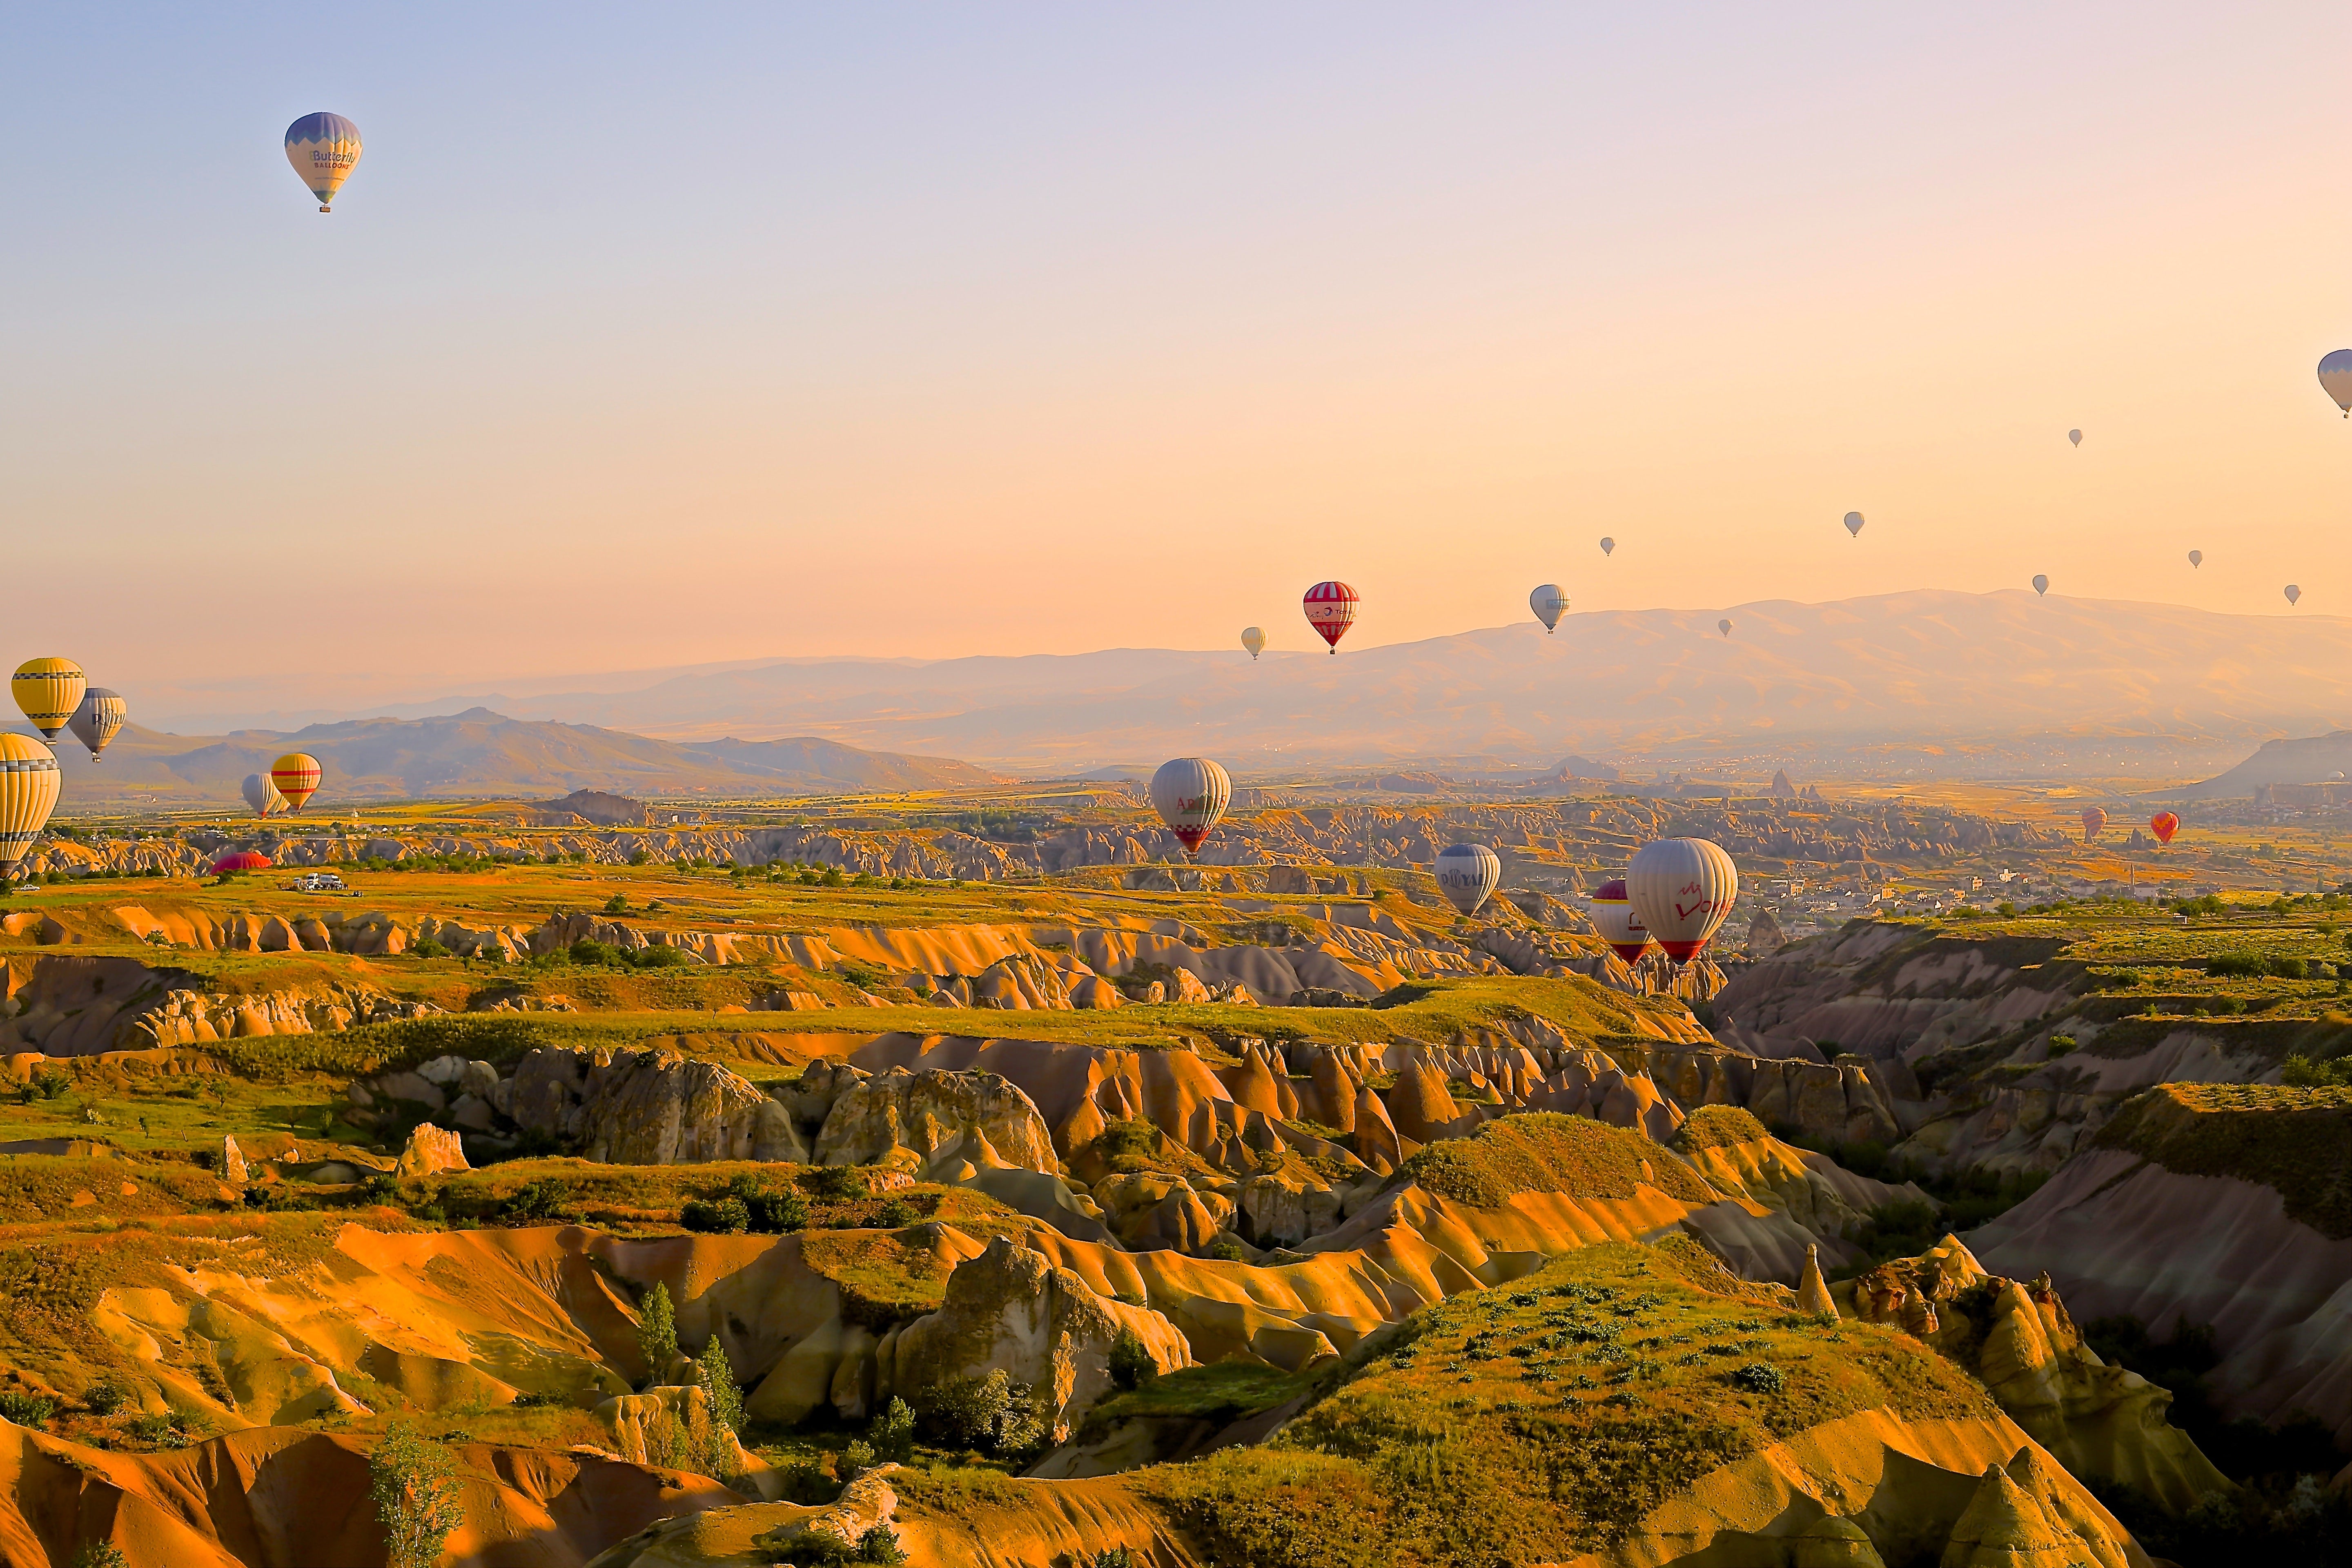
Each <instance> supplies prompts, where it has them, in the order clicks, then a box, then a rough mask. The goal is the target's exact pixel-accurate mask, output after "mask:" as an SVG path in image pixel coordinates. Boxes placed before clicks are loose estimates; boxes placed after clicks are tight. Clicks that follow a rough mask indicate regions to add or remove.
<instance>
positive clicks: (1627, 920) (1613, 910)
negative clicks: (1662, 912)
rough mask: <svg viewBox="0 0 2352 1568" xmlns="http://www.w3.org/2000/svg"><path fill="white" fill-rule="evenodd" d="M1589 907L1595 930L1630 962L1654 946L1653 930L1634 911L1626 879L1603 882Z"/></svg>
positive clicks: (1617, 952)
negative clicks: (1627, 891) (1652, 941)
mask: <svg viewBox="0 0 2352 1568" xmlns="http://www.w3.org/2000/svg"><path fill="white" fill-rule="evenodd" d="M1587 907H1588V909H1589V910H1590V911H1591V915H1592V929H1593V930H1594V931H1597V932H1599V933H1600V937H1601V941H1603V942H1607V943H1608V944H1609V946H1610V948H1611V949H1612V951H1613V952H1615V953H1616V954H1617V956H1618V957H1620V958H1622V959H1623V960H1624V961H1625V962H1626V963H1633V961H1634V960H1636V959H1638V958H1640V957H1641V956H1642V953H1643V950H1645V949H1646V948H1648V946H1649V945H1650V933H1649V931H1648V929H1647V928H1645V927H1644V926H1643V924H1642V917H1641V916H1639V915H1637V914H1635V913H1634V912H1633V899H1632V898H1631V897H1630V896H1629V895H1628V894H1627V893H1626V891H1625V884H1624V883H1623V882H1622V881H1612V882H1603V883H1601V886H1600V888H1599V889H1597V890H1596V891H1595V892H1594V893H1593V895H1592V900H1591V903H1590V904H1589V905H1588V906H1587Z"/></svg>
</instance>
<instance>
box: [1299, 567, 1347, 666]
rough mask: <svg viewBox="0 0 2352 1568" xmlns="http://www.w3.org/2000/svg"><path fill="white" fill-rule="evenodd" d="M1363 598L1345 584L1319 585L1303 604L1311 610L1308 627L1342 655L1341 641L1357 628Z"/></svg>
mask: <svg viewBox="0 0 2352 1568" xmlns="http://www.w3.org/2000/svg"><path fill="white" fill-rule="evenodd" d="M1359 598H1360V595H1358V594H1357V592H1356V591H1355V590H1354V589H1353V588H1350V587H1349V586H1348V584H1345V583H1318V584H1315V586H1313V587H1312V588H1309V589H1307V597H1306V599H1305V600H1304V601H1302V603H1303V604H1304V605H1305V607H1306V610H1307V625H1308V626H1313V627H1314V628H1315V629H1316V631H1317V632H1318V634H1320V635H1321V637H1322V638H1323V640H1324V641H1325V642H1327V643H1329V644H1330V645H1331V651H1332V652H1333V653H1338V652H1339V639H1340V638H1341V637H1346V636H1347V635H1348V628H1349V626H1354V625H1355V624H1356V605H1357V603H1358V602H1359Z"/></svg>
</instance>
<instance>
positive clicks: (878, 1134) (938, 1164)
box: [811, 1068, 1062, 1181]
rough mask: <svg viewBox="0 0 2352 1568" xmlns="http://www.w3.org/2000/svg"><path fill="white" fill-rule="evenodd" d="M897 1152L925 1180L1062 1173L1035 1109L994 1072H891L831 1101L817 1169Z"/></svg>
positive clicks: (885, 1158) (878, 1160) (890, 1157)
mask: <svg viewBox="0 0 2352 1568" xmlns="http://www.w3.org/2000/svg"><path fill="white" fill-rule="evenodd" d="M811 1070H812V1071H814V1069H811ZM853 1070H854V1069H853ZM901 1151H904V1152H906V1154H907V1155H908V1156H911V1163H913V1164H914V1165H915V1166H916V1167H917V1168H918V1169H919V1171H920V1172H921V1173H922V1175H921V1177H920V1179H921V1180H924V1181H940V1180H957V1179H961V1177H965V1176H969V1175H971V1173H973V1172H974V1171H977V1170H992V1169H999V1168H1006V1167H1010V1168H1013V1169H1018V1170H1026V1171H1042V1172H1045V1173H1048V1174H1053V1173H1058V1172H1059V1171H1060V1170H1061V1168H1062V1165H1061V1162H1060V1160H1059V1159H1058V1158H1056V1157H1055V1153H1054V1142H1053V1139H1052V1138H1051V1136H1049V1135H1048V1133H1047V1132H1046V1130H1045V1118H1044V1117H1042V1116H1040V1115H1039V1114H1038V1113H1037V1107H1036V1106H1035V1104H1034V1103H1033V1102H1032V1101H1031V1100H1030V1099H1029V1097H1028V1096H1027V1095H1025V1094H1024V1093H1022V1092H1021V1090H1020V1089H1017V1088H1015V1087H1014V1086H1013V1083H1012V1082H1011V1081H1010V1080H1008V1079H1003V1078H1000V1077H999V1076H997V1075H996V1074H994V1073H989V1072H953V1071H945V1070H940V1069H936V1068H932V1069H926V1070H923V1071H920V1072H911V1073H910V1072H908V1071H907V1070H906V1069H905V1068H891V1069H890V1070H889V1071H887V1072H885V1073H883V1074H882V1075H881V1076H880V1077H878V1078H860V1079H856V1080H855V1081H853V1082H851V1083H849V1084H848V1085H847V1086H846V1087H845V1089H843V1090H842V1091H841V1092H840V1093H838V1094H837V1095H835V1096H833V1097H832V1099H831V1103H830V1104H829V1105H828V1106H827V1107H826V1110H825V1115H824V1124H823V1131H821V1132H820V1133H819V1134H818V1135H817V1140H816V1149H815V1153H814V1159H815V1162H816V1163H818V1164H820V1165H878V1164H883V1163H897V1162H896V1160H895V1159H894V1157H895V1156H898V1155H899V1153H900V1152H901Z"/></svg>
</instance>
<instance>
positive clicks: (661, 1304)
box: [637, 1285, 677, 1385]
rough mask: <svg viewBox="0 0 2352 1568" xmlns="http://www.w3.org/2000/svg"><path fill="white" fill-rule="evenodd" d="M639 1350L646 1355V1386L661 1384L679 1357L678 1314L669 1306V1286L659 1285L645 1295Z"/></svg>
mask: <svg viewBox="0 0 2352 1568" xmlns="http://www.w3.org/2000/svg"><path fill="white" fill-rule="evenodd" d="M637 1349H638V1350H640V1351H642V1352H644V1353H645V1358H646V1384H648V1385H650V1384H656V1383H658V1382H660V1381H661V1377H662V1373H664V1372H665V1371H666V1370H667V1368H668V1366H669V1363H670V1362H671V1361H672V1360H673V1359H674V1358H675V1357H676V1356H677V1311H676V1310H675V1309H673V1308H672V1307H671V1306H670V1304H669V1287H668V1286H667V1285H656V1286H655V1287H654V1288H653V1289H651V1290H649V1291H647V1292H646V1305H645V1310H644V1313H643V1314H642V1315H641V1316H640V1317H639V1318H638V1320H637Z"/></svg>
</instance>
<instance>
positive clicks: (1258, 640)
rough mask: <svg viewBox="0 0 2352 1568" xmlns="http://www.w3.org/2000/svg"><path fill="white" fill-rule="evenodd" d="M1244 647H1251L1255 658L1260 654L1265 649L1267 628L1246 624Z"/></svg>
mask: <svg viewBox="0 0 2352 1568" xmlns="http://www.w3.org/2000/svg"><path fill="white" fill-rule="evenodd" d="M1242 647H1245V648H1247V649H1249V656H1250V658H1251V659H1252V660H1255V659H1256V658H1257V656H1258V655H1260V654H1262V653H1264V652H1265V627H1263V626H1244V627H1243V628H1242Z"/></svg>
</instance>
